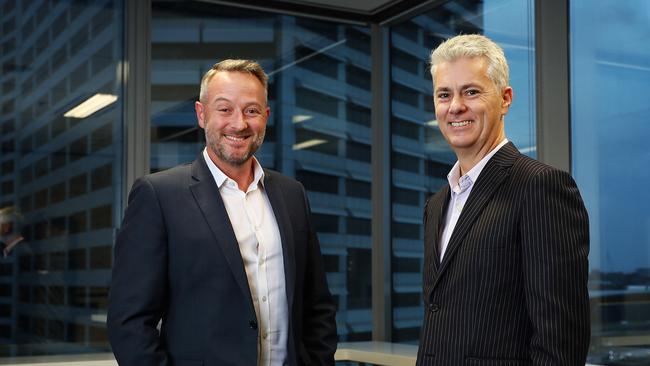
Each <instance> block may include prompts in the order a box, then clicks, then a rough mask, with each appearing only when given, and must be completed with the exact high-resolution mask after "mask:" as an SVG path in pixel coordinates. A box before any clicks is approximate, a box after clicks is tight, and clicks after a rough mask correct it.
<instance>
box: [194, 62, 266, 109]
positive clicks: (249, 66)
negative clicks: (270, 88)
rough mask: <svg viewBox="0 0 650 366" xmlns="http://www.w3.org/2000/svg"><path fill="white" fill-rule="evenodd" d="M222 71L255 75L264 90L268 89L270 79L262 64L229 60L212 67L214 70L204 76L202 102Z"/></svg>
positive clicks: (200, 98)
mask: <svg viewBox="0 0 650 366" xmlns="http://www.w3.org/2000/svg"><path fill="white" fill-rule="evenodd" d="M220 71H226V72H243V73H247V74H250V75H253V76H255V77H256V78H257V80H259V81H260V83H262V85H263V86H264V90H266V89H267V85H268V80H269V77H268V75H266V73H265V72H264V69H262V66H260V64H258V63H257V62H256V61H253V60H234V59H227V60H223V61H220V62H217V63H216V64H214V65H212V68H210V70H208V71H207V72H206V73H205V75H203V78H202V79H201V91H200V92H199V100H200V101H202V100H203V99H204V98H205V95H206V94H207V92H208V84H209V83H210V80H212V78H213V77H214V75H215V74H216V73H218V72H220Z"/></svg>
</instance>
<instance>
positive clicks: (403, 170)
mask: <svg viewBox="0 0 650 366" xmlns="http://www.w3.org/2000/svg"><path fill="white" fill-rule="evenodd" d="M533 15H534V14H533V1H532V0H527V1H515V0H473V1H448V2H444V3H441V4H440V5H439V6H436V7H435V8H434V9H432V10H430V11H428V12H426V13H425V14H422V15H420V16H417V17H415V18H413V19H410V20H408V21H406V22H404V23H401V24H399V25H396V26H394V27H392V29H391V52H390V64H391V88H390V93H391V147H392V152H391V162H390V163H391V167H392V169H391V171H392V179H391V180H392V189H391V203H392V226H391V228H392V259H391V267H392V308H393V316H392V319H393V324H392V340H393V342H409V343H416V342H417V341H418V337H419V329H420V325H421V323H422V316H423V311H424V310H423V305H422V304H423V299H422V295H421V294H422V266H423V243H422V241H423V237H424V228H423V227H422V212H423V208H424V203H425V202H426V199H427V198H428V197H429V196H430V195H432V194H433V193H435V192H436V191H437V190H438V189H440V188H441V187H442V186H443V185H445V184H447V173H448V172H449V170H450V169H451V167H452V166H453V165H454V163H455V162H456V157H455V155H454V153H453V152H452V151H451V149H450V148H449V146H448V145H447V143H446V142H445V140H444V138H443V137H442V135H441V133H440V131H439V129H438V127H437V121H436V119H435V112H434V108H433V96H432V95H433V91H432V80H431V74H430V72H429V64H428V59H429V54H430V52H431V50H432V49H433V48H435V47H436V46H438V45H439V44H440V43H441V42H442V41H443V40H445V39H447V38H449V37H452V36H454V35H456V34H461V33H462V34H471V33H482V34H485V35H487V36H488V37H490V38H492V39H493V40H494V41H496V42H497V43H499V45H501V47H503V49H504V51H505V54H506V58H507V59H508V63H509V65H510V84H511V85H512V87H513V89H514V95H515V98H514V103H513V106H512V108H511V109H510V112H509V114H508V116H507V117H506V122H505V124H506V136H507V137H508V139H509V140H510V141H513V142H514V143H515V145H516V146H517V147H518V148H519V150H521V151H522V152H523V153H525V154H527V155H530V156H535V153H536V149H535V104H534V97H535V85H534V79H535V77H534V69H535V68H534V46H533V44H534V37H533V28H534V27H533Z"/></svg>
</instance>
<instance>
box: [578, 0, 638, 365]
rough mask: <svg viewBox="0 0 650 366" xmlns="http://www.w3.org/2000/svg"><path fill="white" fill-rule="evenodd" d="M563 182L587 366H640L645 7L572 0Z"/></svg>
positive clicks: (600, 0) (636, 3) (632, 4)
mask: <svg viewBox="0 0 650 366" xmlns="http://www.w3.org/2000/svg"><path fill="white" fill-rule="evenodd" d="M570 11H571V13H570V24H571V33H570V34H571V38H570V41H571V100H572V106H571V111H572V115H571V121H572V124H571V131H572V152H573V154H572V155H573V156H572V159H573V160H572V166H573V174H574V176H575V178H576V181H577V183H578V185H579V187H580V191H581V192H582V195H583V198H584V200H585V204H586V206H587V210H588V211H589V218H590V229H591V230H590V236H591V255H590V258H589V259H590V260H589V264H590V282H589V294H590V297H591V301H592V352H591V355H590V359H591V361H592V362H593V363H596V364H611V365H642V364H643V365H647V364H648V363H650V352H649V351H648V348H649V347H650V287H649V284H650V249H649V248H650V213H649V211H648V204H649V203H650V193H648V190H647V189H646V188H645V187H647V186H648V185H650V170H649V167H650V153H649V152H650V150H649V149H648V138H650V125H649V124H648V121H647V120H648V112H650V108H649V107H648V98H647V97H646V96H645V95H644V94H643V92H642V91H643V90H645V89H647V87H648V85H650V43H648V39H647V38H648V37H647V35H648V34H650V17H649V14H650V3H648V2H647V1H643V0H636V1H624V2H620V3H616V4H614V3H612V2H609V1H604V0H598V1H584V0H573V1H571V7H570Z"/></svg>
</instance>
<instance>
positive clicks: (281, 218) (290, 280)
mask: <svg viewBox="0 0 650 366" xmlns="http://www.w3.org/2000/svg"><path fill="white" fill-rule="evenodd" d="M264 174H265V177H264V189H265V190H266V195H267V196H268V198H269V202H270V203H271V207H272V208H273V214H274V215H275V221H276V222H277V223H278V229H279V230H280V237H281V239H282V257H283V261H284V277H285V289H286V291H287V301H288V304H289V314H291V309H292V305H293V295H294V288H295V280H296V273H295V272H296V258H295V255H294V254H295V248H294V245H295V243H294V240H293V230H292V227H291V219H290V218H289V212H288V210H287V207H286V205H285V204H284V199H283V197H282V191H281V189H280V186H279V185H278V184H276V182H275V180H274V179H273V175H274V174H276V173H273V172H270V171H268V170H264Z"/></svg>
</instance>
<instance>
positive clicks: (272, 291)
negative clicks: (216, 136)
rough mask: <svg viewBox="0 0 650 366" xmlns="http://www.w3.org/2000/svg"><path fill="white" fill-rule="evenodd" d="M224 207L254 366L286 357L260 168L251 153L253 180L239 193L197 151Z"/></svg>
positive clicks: (281, 296)
mask: <svg viewBox="0 0 650 366" xmlns="http://www.w3.org/2000/svg"><path fill="white" fill-rule="evenodd" d="M203 157H204V159H205V162H206V163H207V165H208V168H209V169H210V172H211V173H212V176H213V177H214V180H215V182H216V183H217V186H218V187H219V193H220V195H221V198H222V199H223V203H224V205H225V206H226V211H227V213H228V218H229V219H230V223H231V225H232V228H233V230H234V232H235V237H236V238H237V242H238V243H239V252H240V253H241V256H242V259H243V261H244V268H245V269H246V276H247V279H248V286H249V288H250V291H251V297H252V299H253V305H254V306H255V315H256V316H257V319H258V323H259V325H260V326H259V328H258V329H259V335H258V339H259V342H258V357H257V359H258V366H271V365H282V364H284V363H285V362H286V360H287V339H288V335H289V313H288V311H289V310H288V305H287V296H286V288H285V277H284V276H285V273H284V259H283V256H282V239H281V237H280V231H279V228H278V223H277V221H276V219H275V214H274V213H273V208H272V207H271V203H270V201H269V199H268V196H267V194H266V191H265V190H264V170H263V169H262V166H261V165H260V163H259V162H258V161H257V159H255V158H254V157H253V166H254V179H253V182H252V183H251V184H250V185H249V186H248V189H247V190H246V191H245V192H244V191H242V190H240V189H239V187H238V185H237V182H235V181H234V180H233V179H231V178H229V177H228V176H226V174H224V173H223V172H222V171H221V170H220V169H219V168H218V167H217V166H216V165H215V164H214V162H213V161H212V160H211V159H210V157H209V156H208V153H207V148H206V149H204V150H203Z"/></svg>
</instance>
